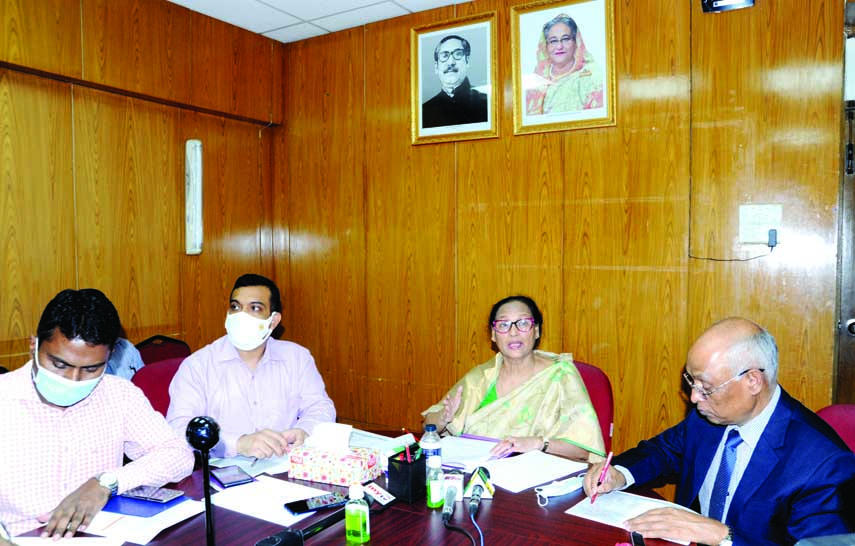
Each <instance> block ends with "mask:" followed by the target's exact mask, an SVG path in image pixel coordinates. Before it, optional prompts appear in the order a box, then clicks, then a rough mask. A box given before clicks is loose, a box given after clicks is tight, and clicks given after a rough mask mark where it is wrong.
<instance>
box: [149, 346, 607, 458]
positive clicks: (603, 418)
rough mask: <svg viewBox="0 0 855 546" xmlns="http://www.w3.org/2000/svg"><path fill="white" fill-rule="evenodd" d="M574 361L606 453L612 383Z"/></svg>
mask: <svg viewBox="0 0 855 546" xmlns="http://www.w3.org/2000/svg"><path fill="white" fill-rule="evenodd" d="M574 363H575V364H576V369H578V370H579V375H581V376H582V381H584V382H585V388H586V389H588V396H589V397H590V398H591V404H592V405H593V406H594V411H596V412H597V418H598V419H599V420H600V429H601V430H602V431H603V442H604V443H605V446H606V453H608V452H609V451H611V450H612V432H613V429H614V418H615V400H614V396H613V394H612V383H611V381H609V376H607V375H606V374H605V372H603V370H601V369H599V368H597V367H596V366H592V365H590V364H588V363H585V362H580V361H578V360H575V361H574ZM137 373H139V372H137Z"/></svg>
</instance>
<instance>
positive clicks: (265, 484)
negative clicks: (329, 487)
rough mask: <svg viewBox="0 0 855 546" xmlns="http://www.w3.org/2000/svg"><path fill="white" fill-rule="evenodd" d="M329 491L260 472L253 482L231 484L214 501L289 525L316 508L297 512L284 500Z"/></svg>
mask: <svg viewBox="0 0 855 546" xmlns="http://www.w3.org/2000/svg"><path fill="white" fill-rule="evenodd" d="M326 493H327V491H324V490H322V489H315V488H313V487H306V486H305V485H300V484H297V483H292V482H287V481H285V480H280V479H278V478H271V477H270V476H259V477H258V478H257V480H256V481H254V482H251V483H245V484H243V485H236V486H234V487H229V488H228V489H226V490H224V491H221V492H219V493H217V494H215V495H213V496H212V497H211V502H212V503H213V504H216V505H217V506H221V507H223V508H227V509H229V510H234V511H235V512H240V513H241V514H246V515H248V516H252V517H254V518H258V519H263V520H265V521H270V522H272V523H276V524H279V525H282V526H283V527H290V526H292V525H294V524H295V523H297V522H298V521H300V520H301V519H304V518H306V517H308V516H309V515H310V514H314V512H308V513H306V514H300V515H299V516H295V515H293V514H292V513H291V512H289V511H288V509H287V508H285V506H284V505H285V503H287V502H293V501H298V500H303V499H310V498H312V497H317V496H318V495H325V494H326Z"/></svg>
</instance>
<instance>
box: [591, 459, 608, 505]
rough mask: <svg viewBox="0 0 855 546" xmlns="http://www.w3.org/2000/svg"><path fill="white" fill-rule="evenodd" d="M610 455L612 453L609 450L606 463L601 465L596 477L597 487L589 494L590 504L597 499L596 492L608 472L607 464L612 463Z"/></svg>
mask: <svg viewBox="0 0 855 546" xmlns="http://www.w3.org/2000/svg"><path fill="white" fill-rule="evenodd" d="M612 455H613V453H612V452H611V451H609V456H608V457H606V464H604V465H603V471H602V472H600V477H599V478H598V479H597V488H596V489H594V494H593V495H591V504H594V501H595V500H597V492H598V491H599V490H600V486H601V485H603V480H605V479H606V474H608V472H609V465H611V463H612Z"/></svg>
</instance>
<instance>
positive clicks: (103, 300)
mask: <svg viewBox="0 0 855 546" xmlns="http://www.w3.org/2000/svg"><path fill="white" fill-rule="evenodd" d="M119 329H120V322H119V315H118V313H117V312H116V308H115V307H114V306H113V304H112V303H111V302H110V300H109V299H107V297H106V296H105V295H104V294H103V293H102V292H100V291H99V290H95V289H91V288H90V289H83V290H63V291H62V292H60V293H59V294H57V295H56V297H54V299H53V300H51V301H50V303H48V305H47V307H46V308H45V310H44V312H43V313H42V317H41V319H40V321H39V326H38V341H37V343H36V348H35V350H34V351H33V360H32V361H30V362H28V363H27V364H25V365H24V366H23V367H22V368H20V369H18V370H15V371H12V372H10V373H7V374H4V375H0V438H3V464H2V465H0V522H3V523H5V525H6V527H8V529H9V531H10V532H11V534H12V535H17V534H21V533H24V532H27V531H29V530H32V529H35V528H37V527H38V526H39V525H41V524H43V523H46V525H45V527H44V530H43V531H42V536H52V537H57V538H58V537H60V536H66V537H69V536H72V535H74V533H75V532H77V531H83V530H84V529H85V528H86V526H87V525H88V524H89V523H90V522H91V521H92V518H93V517H94V516H95V514H97V513H98V512H99V511H100V510H101V509H102V508H103V507H104V505H105V504H106V503H107V501H108V500H109V499H110V497H111V496H113V495H115V494H116V493H120V492H124V491H126V490H128V489H132V488H134V487H136V486H138V485H155V486H160V485H163V484H165V483H168V482H174V481H178V480H180V479H182V478H184V477H185V476H187V475H188V474H190V472H192V470H193V453H192V451H191V450H190V448H189V447H188V446H187V442H186V441H185V440H184V439H183V438H181V437H180V436H179V435H178V434H176V433H175V432H174V431H173V430H172V429H171V428H170V427H169V425H167V424H166V421H165V420H164V419H163V417H162V416H161V415H160V414H159V413H157V412H155V411H154V410H153V409H152V408H151V404H149V402H148V400H147V399H146V397H145V395H144V394H143V393H142V391H141V390H139V389H138V388H137V387H136V386H134V385H133V384H132V383H131V382H130V381H127V380H126V379H122V378H119V377H115V376H111V375H107V374H105V373H104V370H105V365H106V362H107V360H108V359H109V357H110V352H111V350H112V348H113V346H114V344H115V342H116V339H117V338H118V335H119ZM125 454H127V455H128V457H129V458H130V459H131V460H132V461H131V462H130V463H128V464H127V465H125V466H122V463H123V456H124V455H125ZM4 544H9V542H8V541H5V540H3V539H2V538H0V545H4Z"/></svg>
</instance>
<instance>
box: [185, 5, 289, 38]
mask: <svg viewBox="0 0 855 546" xmlns="http://www.w3.org/2000/svg"><path fill="white" fill-rule="evenodd" d="M169 1H170V2H172V3H174V4H179V5H181V6H184V7H185V8H188V9H191V10H193V11H197V12H199V13H202V14H204V15H207V16H209V17H213V18H214V19H219V20H221V21H225V22H227V23H231V24H233V25H235V26H238V27H241V28H245V29H247V30H250V31H252V32H256V33H261V32H265V31H268V30H272V29H275V28H280V27H284V26H288V25H293V24H295V23H299V22H300V21H299V20H298V19H295V18H294V17H292V16H290V15H287V14H285V13H282V12H281V11H279V10H276V9H273V8H271V7H270V6H267V5H265V4H261V3H259V2H257V1H256V0H169Z"/></svg>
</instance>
